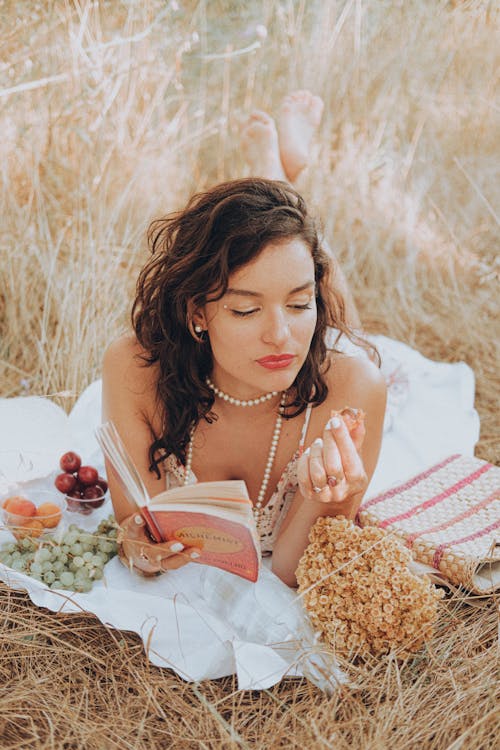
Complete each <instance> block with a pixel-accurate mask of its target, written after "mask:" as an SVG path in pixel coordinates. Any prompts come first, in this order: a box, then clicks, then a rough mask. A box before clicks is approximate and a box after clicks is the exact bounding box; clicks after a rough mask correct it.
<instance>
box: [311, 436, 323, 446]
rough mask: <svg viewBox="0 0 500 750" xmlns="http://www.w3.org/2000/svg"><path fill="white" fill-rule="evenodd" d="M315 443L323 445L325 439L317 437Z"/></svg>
mask: <svg viewBox="0 0 500 750" xmlns="http://www.w3.org/2000/svg"><path fill="white" fill-rule="evenodd" d="M313 445H323V440H322V439H321V438H316V440H315V441H314V443H313Z"/></svg>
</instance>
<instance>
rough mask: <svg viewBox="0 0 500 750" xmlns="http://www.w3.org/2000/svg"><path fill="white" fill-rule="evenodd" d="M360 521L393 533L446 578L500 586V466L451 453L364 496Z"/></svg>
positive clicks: (476, 588)
mask: <svg viewBox="0 0 500 750" xmlns="http://www.w3.org/2000/svg"><path fill="white" fill-rule="evenodd" d="M358 521H359V523H360V525H361V526H369V525H371V526H379V527H381V528H384V529H388V530H391V531H392V532H394V533H395V534H396V535H397V536H399V537H400V538H401V539H402V540H403V541H404V543H405V544H406V546H407V547H409V548H410V549H411V550H412V553H413V556H414V558H415V560H417V561H418V562H420V563H423V564H425V565H428V566H431V567H432V568H433V569H434V571H436V573H438V574H439V576H440V578H444V581H445V582H446V580H448V581H449V582H451V583H452V584H455V585H458V586H463V587H464V588H466V589H469V590H470V591H473V592H476V593H482V594H484V593H492V592H493V591H495V590H497V589H500V468H498V467H497V466H494V465H493V464H490V463H488V462H487V461H483V460H481V459H479V458H475V457H473V456H460V455H454V456H449V457H448V458H446V459H445V460H443V461H441V462H440V463H439V464H436V465H435V466H432V467H430V468H429V469H427V470H426V471H424V472H422V473H421V474H418V475H417V476H414V477H412V478H411V479H409V480H408V481H406V482H404V483H403V484H399V485H397V486H395V487H392V488H391V489H389V490H386V491H385V492H383V493H381V494H379V495H376V496H375V497H372V498H370V499H368V500H366V501H365V502H364V503H363V504H362V505H361V507H360V510H359V513H358Z"/></svg>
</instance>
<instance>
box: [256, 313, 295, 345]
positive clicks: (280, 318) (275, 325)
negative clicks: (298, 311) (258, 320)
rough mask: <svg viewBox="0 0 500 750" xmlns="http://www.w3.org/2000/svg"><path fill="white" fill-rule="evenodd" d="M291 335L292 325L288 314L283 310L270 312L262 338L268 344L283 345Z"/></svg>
mask: <svg viewBox="0 0 500 750" xmlns="http://www.w3.org/2000/svg"><path fill="white" fill-rule="evenodd" d="M289 336H290V327H289V324H288V320H287V317H286V315H285V314H284V313H283V311H282V310H277V311H275V312H272V313H269V315H267V316H266V320H265V324H264V330H263V335H262V339H263V341H264V342H265V343H266V344H274V345H275V346H281V345H282V344H284V343H285V342H286V341H287V340H288V338H289Z"/></svg>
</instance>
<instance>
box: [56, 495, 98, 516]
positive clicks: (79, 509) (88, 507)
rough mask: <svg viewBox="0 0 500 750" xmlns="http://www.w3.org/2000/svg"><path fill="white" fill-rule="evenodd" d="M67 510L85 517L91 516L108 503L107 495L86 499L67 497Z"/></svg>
mask: <svg viewBox="0 0 500 750" xmlns="http://www.w3.org/2000/svg"><path fill="white" fill-rule="evenodd" d="M64 499H65V501H66V509H67V510H68V511H69V512H70V513H81V514H82V515H83V516H89V515H90V514H91V513H93V512H94V510H97V508H100V507H101V506H102V505H104V503H105V502H106V501H107V499H108V496H107V493H106V492H104V493H103V494H102V495H100V496H99V497H92V498H85V497H71V496H70V495H65V497H64Z"/></svg>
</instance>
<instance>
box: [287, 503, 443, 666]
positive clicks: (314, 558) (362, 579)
mask: <svg viewBox="0 0 500 750" xmlns="http://www.w3.org/2000/svg"><path fill="white" fill-rule="evenodd" d="M309 541H310V543H309V546H308V547H307V549H306V550H305V552H304V554H303V556H302V558H301V559H300V562H299V566H298V568H297V581H298V584H299V592H300V593H302V594H303V601H304V606H305V608H306V609H307V611H308V613H309V615H310V618H311V621H312V624H313V627H314V628H315V629H316V630H317V631H318V632H319V634H320V637H321V638H322V639H323V640H324V641H325V642H326V643H327V644H328V645H329V646H331V647H332V648H333V649H334V650H335V651H336V652H337V653H342V654H348V653H353V652H356V653H359V654H365V655H366V654H369V653H371V654H375V655H377V654H383V653H387V652H389V651H390V650H391V649H395V650H396V651H397V653H398V655H400V656H405V655H407V654H409V653H413V652H415V651H417V650H418V649H419V648H421V646H422V645H423V643H424V642H425V641H426V640H428V639H429V638H430V636H431V635H432V633H433V628H434V624H435V622H436V619H437V616H438V601H439V599H441V598H442V596H443V592H442V591H441V590H440V589H437V588H436V587H435V586H433V585H432V584H431V582H430V580H429V579H428V578H427V577H426V576H423V577H420V576H416V575H414V574H413V573H412V572H411V571H410V570H409V568H408V562H409V561H410V560H411V554H410V552H409V551H408V550H407V549H405V548H404V547H402V546H401V543H400V542H399V541H398V540H397V539H396V538H395V537H394V536H393V535H389V534H388V533H387V532H386V531H384V530H383V529H377V528H374V527H368V528H365V529H361V528H359V527H358V526H355V525H354V524H353V523H352V522H351V521H348V520H347V519H345V518H343V517H342V516H339V517H336V518H329V517H324V518H319V519H318V520H317V521H316V523H315V524H314V526H313V527H312V529H311V532H310V534H309Z"/></svg>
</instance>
